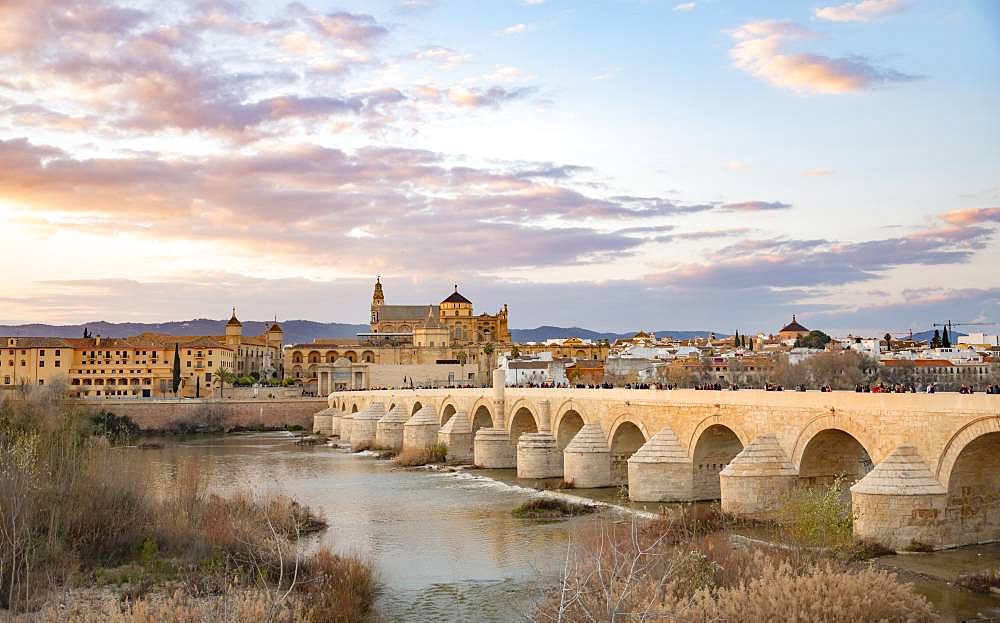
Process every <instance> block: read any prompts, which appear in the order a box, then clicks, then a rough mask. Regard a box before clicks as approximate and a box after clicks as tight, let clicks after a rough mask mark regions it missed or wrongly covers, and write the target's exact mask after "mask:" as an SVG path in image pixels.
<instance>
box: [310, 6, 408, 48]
mask: <svg viewBox="0 0 1000 623" xmlns="http://www.w3.org/2000/svg"><path fill="white" fill-rule="evenodd" d="M311 21H312V23H313V25H314V26H315V28H316V30H317V31H318V32H319V33H321V34H323V35H325V36H327V37H329V38H331V39H333V40H335V41H336V42H338V43H340V44H342V45H346V46H350V47H354V48H360V49H367V48H370V47H372V46H374V45H375V44H376V43H378V42H379V41H380V40H381V39H382V38H383V37H385V36H386V35H387V34H388V33H389V30H388V29H387V28H386V27H384V26H382V25H381V24H379V23H378V22H377V21H376V20H375V18H374V17H372V16H371V15H363V14H360V13H346V12H340V13H330V14H327V15H314V16H312V20H311Z"/></svg>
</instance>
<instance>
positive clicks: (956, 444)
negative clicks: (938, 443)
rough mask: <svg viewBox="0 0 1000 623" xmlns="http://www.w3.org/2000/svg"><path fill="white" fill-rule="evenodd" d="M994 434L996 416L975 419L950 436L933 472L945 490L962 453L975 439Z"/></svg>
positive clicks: (999, 421) (999, 419)
mask: <svg viewBox="0 0 1000 623" xmlns="http://www.w3.org/2000/svg"><path fill="white" fill-rule="evenodd" d="M995 432H1000V416H998V415H994V416H988V417H982V418H978V419H975V420H973V421H971V422H969V423H968V424H966V425H965V426H963V427H962V428H960V429H958V431H956V432H955V434H954V435H952V436H951V439H949V440H948V443H946V444H945V445H944V450H942V452H941V457H940V458H939V459H938V462H937V469H936V470H935V472H934V475H935V476H937V479H938V481H939V482H940V483H941V484H942V485H944V487H945V489H949V490H950V488H951V476H952V473H953V472H954V469H955V463H956V462H957V461H958V457H959V456H960V455H961V454H962V451H963V450H965V448H966V447H967V446H968V445H969V444H971V443H972V442H974V441H975V440H976V439H978V438H980V437H982V436H984V435H989V434H990V433H995ZM928 458H929V457H928Z"/></svg>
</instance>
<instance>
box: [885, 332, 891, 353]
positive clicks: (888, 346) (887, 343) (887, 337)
mask: <svg viewBox="0 0 1000 623" xmlns="http://www.w3.org/2000/svg"><path fill="white" fill-rule="evenodd" d="M885 350H886V351H892V336H891V335H889V334H888V333H886V334H885Z"/></svg>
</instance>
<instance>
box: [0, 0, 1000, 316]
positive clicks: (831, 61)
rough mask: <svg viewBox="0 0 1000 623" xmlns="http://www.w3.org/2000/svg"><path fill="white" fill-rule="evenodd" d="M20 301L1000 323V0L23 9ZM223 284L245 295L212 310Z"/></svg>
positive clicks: (170, 308)
mask: <svg viewBox="0 0 1000 623" xmlns="http://www.w3.org/2000/svg"><path fill="white" fill-rule="evenodd" d="M0 17H2V18H3V19H2V21H0V23H2V25H0V51H2V52H3V54H2V57H0V59H2V60H0V63H3V64H4V66H5V67H4V69H5V77H4V79H3V80H0V218H2V219H3V222H4V223H5V226H4V234H5V239H6V241H7V251H8V253H9V254H10V255H9V257H14V258H23V259H24V260H27V261H17V262H15V266H14V267H12V268H11V269H9V270H8V278H7V279H5V284H6V286H7V287H6V288H5V291H4V293H2V294H0V301H2V305H0V309H2V310H3V311H2V312H0V323H4V324H11V323H24V322H46V323H77V322H89V321H94V320H108V321H114V322H126V321H137V322H140V321H148V322H159V321H167V320H180V319H186V318H193V317H200V316H204V315H213V316H221V315H222V314H223V313H224V312H225V311H226V310H228V309H229V306H231V304H234V303H235V304H237V305H238V306H239V307H240V309H241V310H243V311H242V312H241V315H242V316H243V317H246V318H270V317H272V316H273V315H274V313H275V312H277V313H278V314H279V316H280V317H282V318H305V319H311V320H318V321H335V322H364V320H365V319H366V318H367V307H368V304H369V301H370V293H371V284H372V282H373V280H374V276H375V275H376V274H381V275H383V281H384V282H385V283H386V288H387V290H390V291H391V296H392V297H393V298H394V299H395V300H397V301H399V302H401V303H407V302H410V301H424V300H435V301H436V300H439V299H441V298H444V297H445V296H447V294H448V293H449V292H450V288H451V284H453V283H456V282H457V283H459V284H461V289H462V292H463V293H464V294H466V295H467V296H469V297H470V298H471V299H472V300H473V301H475V304H476V307H477V309H480V310H485V311H491V312H492V311H495V310H496V309H498V308H499V307H500V306H501V305H502V304H504V303H508V304H509V305H510V309H511V326H512V327H531V326H537V325H540V324H552V325H562V326H572V325H576V326H581V327H586V328H589V329H594V330H625V329H628V328H632V327H643V326H645V327H649V328H656V329H678V330H685V329H707V330H708V329H716V330H722V331H729V330H731V329H733V328H739V329H742V328H744V327H745V328H746V329H749V330H752V331H758V330H767V329H771V330H774V329H776V328H777V326H780V324H779V325H777V326H776V323H780V322H781V321H783V320H784V319H786V318H788V317H789V316H790V315H791V314H792V313H797V314H798V316H799V318H800V319H802V320H803V322H804V323H805V324H807V326H811V327H812V326H815V327H816V328H823V329H824V330H829V331H830V332H835V333H847V332H848V331H859V332H866V333H870V334H879V333H875V332H877V331H881V332H885V331H890V330H891V331H899V330H904V329H907V328H913V329H915V330H924V329H927V328H928V327H929V325H930V323H931V322H942V321H945V320H948V319H952V320H955V321H959V320H966V321H968V320H997V319H1000V276H998V273H997V271H996V269H995V267H996V266H997V265H1000V245H998V244H997V240H996V228H997V226H998V224H1000V185H998V180H1000V153H998V152H997V150H996V145H998V144H1000V121H997V119H996V115H995V112H994V111H995V110H997V109H1000V86H998V84H997V82H996V80H995V79H992V77H995V76H996V75H1000V54H998V52H1000V30H998V26H997V24H1000V9H998V7H997V5H996V4H993V3H990V2H985V1H983V2H958V3H949V5H948V6H941V5H940V4H939V3H931V2H920V1H918V0H910V1H904V0H866V1H864V2H846V3H845V2H838V1H836V0H834V1H831V2H811V3H764V2H749V3H738V4H737V3H731V2H723V1H721V0H716V1H699V2H683V3H681V2H657V1H648V2H638V1H636V2H630V1H626V0H622V1H618V2H613V3H591V4H587V5H582V4H580V3H575V2H566V1H564V2H559V1H556V0H521V1H518V0H508V1H503V2H501V1H496V2H489V3H485V4H482V5H480V4H478V3H477V4H476V5H475V6H472V5H471V4H467V3H457V2H445V1H441V2H435V1H433V0H404V1H402V2H388V1H386V2H332V3H331V2H295V3H291V4H288V3H285V2H281V3H271V2H248V3H246V4H243V3H239V2H230V1H227V0H215V1H212V0H209V1H192V2H188V3H184V4H183V5H174V6H172V7H163V6H160V5H157V4H154V3H151V2H128V3H126V2H112V1H103V0H86V1H84V2H68V1H63V0H51V1H47V2H26V1H24V2H14V3H8V4H7V5H5V6H4V7H3V8H0ZM209 310H212V311H215V312H216V313H214V314H212V313H209Z"/></svg>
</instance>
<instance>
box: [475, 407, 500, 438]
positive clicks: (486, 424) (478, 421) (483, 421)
mask: <svg viewBox="0 0 1000 623" xmlns="http://www.w3.org/2000/svg"><path fill="white" fill-rule="evenodd" d="M480 428H495V424H494V422H493V412H492V411H491V410H490V407H489V405H487V404H486V402H485V401H484V400H480V401H479V402H477V403H476V405H474V407H473V410H472V434H473V435H475V434H476V431H477V430H479V429H480Z"/></svg>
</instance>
